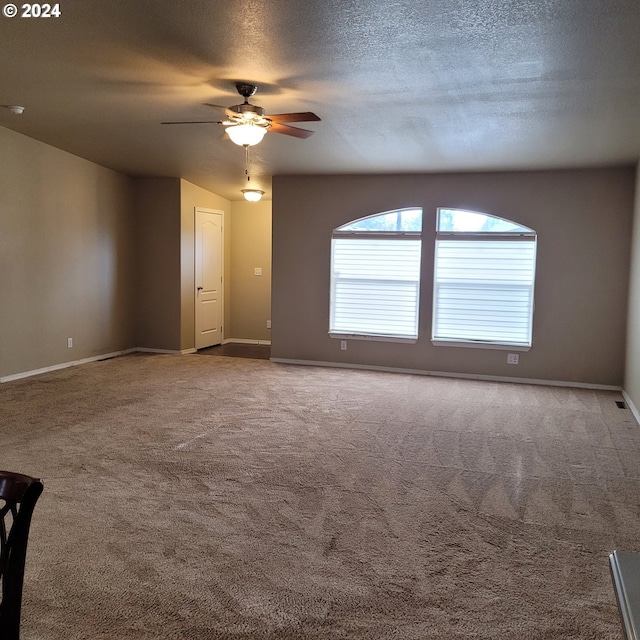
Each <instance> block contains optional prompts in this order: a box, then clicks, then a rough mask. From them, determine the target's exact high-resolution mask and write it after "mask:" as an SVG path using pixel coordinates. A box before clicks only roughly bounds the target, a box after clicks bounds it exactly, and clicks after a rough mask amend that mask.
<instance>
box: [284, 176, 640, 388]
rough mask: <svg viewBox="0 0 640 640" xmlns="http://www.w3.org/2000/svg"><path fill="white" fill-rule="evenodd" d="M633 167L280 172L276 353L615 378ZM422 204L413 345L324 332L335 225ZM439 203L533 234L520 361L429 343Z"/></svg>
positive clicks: (621, 342)
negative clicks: (528, 335) (530, 317)
mask: <svg viewBox="0 0 640 640" xmlns="http://www.w3.org/2000/svg"><path fill="white" fill-rule="evenodd" d="M634 181H635V170H634V169H633V168H631V167H628V168H616V169H602V170H575V171H540V172H512V173H482V174H441V175H433V174H428V175H412V176H389V175H388V176H378V175H376V176H307V177H299V176H277V177H275V178H274V180H273V194H274V195H273V293H272V320H273V330H272V357H274V358H282V359H294V360H311V361H328V362H341V363H352V364H364V365H375V366H386V367H396V368H405V369H416V370H425V371H440V372H451V373H460V374H477V375H493V376H508V377H523V378H532V379H542V380H552V381H565V382H579V383H590V384H604V385H621V384H622V379H623V371H624V354H625V332H626V320H627V294H628V280H629V259H630V231H631V221H632V214H633V198H634ZM409 206H418V207H422V208H423V210H424V220H423V240H424V243H423V257H422V285H421V293H420V295H421V314H420V338H419V341H418V343H417V344H413V345H409V344H395V343H384V342H373V341H355V340H352V341H349V343H348V350H347V351H340V341H339V340H335V339H331V338H329V336H328V335H327V330H328V323H329V269H330V239H331V232H332V230H333V229H334V228H335V227H337V226H339V225H341V224H344V223H346V222H348V221H349V220H353V219H356V218H359V217H361V216H366V215H370V214H374V213H377V212H382V211H386V210H391V209H396V208H400V207H409ZM438 207H455V208H463V209H472V210H478V211H485V212H487V213H491V214H494V215H497V216H500V217H504V218H508V219H510V220H514V221H516V222H519V223H521V224H524V225H526V226H528V227H531V228H533V229H535V230H536V231H537V232H538V261H537V280H536V292H535V296H536V301H535V304H536V307H535V316H534V333H533V347H532V349H531V350H530V351H529V352H526V353H521V354H520V364H519V365H518V366H513V365H507V364H506V352H505V351H500V350H488V349H471V348H454V347H434V346H432V344H431V341H430V337H431V313H432V301H431V298H432V294H433V246H434V240H435V216H436V209H437V208H438Z"/></svg>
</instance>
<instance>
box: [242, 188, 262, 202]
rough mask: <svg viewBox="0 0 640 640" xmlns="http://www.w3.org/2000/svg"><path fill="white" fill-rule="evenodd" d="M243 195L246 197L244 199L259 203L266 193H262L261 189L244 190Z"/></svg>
mask: <svg viewBox="0 0 640 640" xmlns="http://www.w3.org/2000/svg"><path fill="white" fill-rule="evenodd" d="M242 193H243V195H244V199H245V200H248V201H249V202H258V201H259V200H261V199H262V196H263V195H264V191H260V189H243V190H242Z"/></svg>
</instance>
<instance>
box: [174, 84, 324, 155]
mask: <svg viewBox="0 0 640 640" xmlns="http://www.w3.org/2000/svg"><path fill="white" fill-rule="evenodd" d="M236 89H237V90H238V93H239V94H240V95H241V96H242V97H243V98H244V102H243V103H242V104H235V105H233V106H231V107H221V106H220V105H217V104H207V105H206V106H208V107H212V108H214V109H216V110H217V111H220V112H221V113H223V114H224V115H225V116H226V119H225V120H200V121H191V122H163V123H162V124H221V125H223V126H224V127H226V131H225V132H226V133H227V134H228V135H229V137H230V138H231V140H232V141H233V142H235V143H236V144H238V145H241V146H243V147H249V146H252V145H255V144H258V142H260V141H261V140H262V138H264V135H265V134H266V133H267V131H272V132H273V133H284V134H285V135H287V136H293V137H294V138H308V137H309V136H311V135H312V134H313V131H309V130H308V129H301V128H300V127H292V126H290V125H289V124H285V123H289V122H318V121H319V120H320V118H319V117H318V116H317V115H316V114H315V113H311V111H305V112H301V113H278V114H272V115H266V114H265V110H264V109H263V108H262V107H259V106H257V105H255V104H251V103H250V102H249V98H250V97H251V96H252V95H254V94H255V93H256V91H257V90H258V87H257V86H256V85H255V84H250V83H248V82H236Z"/></svg>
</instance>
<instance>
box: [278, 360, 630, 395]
mask: <svg viewBox="0 0 640 640" xmlns="http://www.w3.org/2000/svg"><path fill="white" fill-rule="evenodd" d="M271 362H276V363H278V364H299V365H304V366H311V367H334V368H338V369H363V370H365V371H384V372H387V373H409V374H412V375H419V376H435V377H439V378H459V379H462V380H482V381H486V382H511V383H514V384H535V385H540V386H548V387H568V388H575V389H593V390H595V391H621V390H622V389H621V388H620V387H618V386H616V385H609V384H591V383H588V382H565V381H563V380H539V379H537V378H512V377H509V376H486V375H483V374H478V373H451V372H449V371H424V370H422V369H401V368H399V367H381V366H376V365H368V364H350V363H346V362H322V361H319V360H294V359H290V358H271Z"/></svg>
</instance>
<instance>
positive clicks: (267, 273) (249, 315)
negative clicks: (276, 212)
mask: <svg viewBox="0 0 640 640" xmlns="http://www.w3.org/2000/svg"><path fill="white" fill-rule="evenodd" d="M231 209H232V214H231V219H232V220H233V234H232V240H231V251H230V255H231V286H230V289H229V291H230V299H231V309H232V321H231V325H230V329H229V333H226V332H225V337H226V338H240V339H243V340H247V339H248V340H263V341H268V340H271V329H267V320H270V319H271V202H270V201H260V202H246V201H244V200H242V201H237V202H233V203H232V207H231ZM255 267H261V268H262V275H261V276H256V275H254V270H255Z"/></svg>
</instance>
